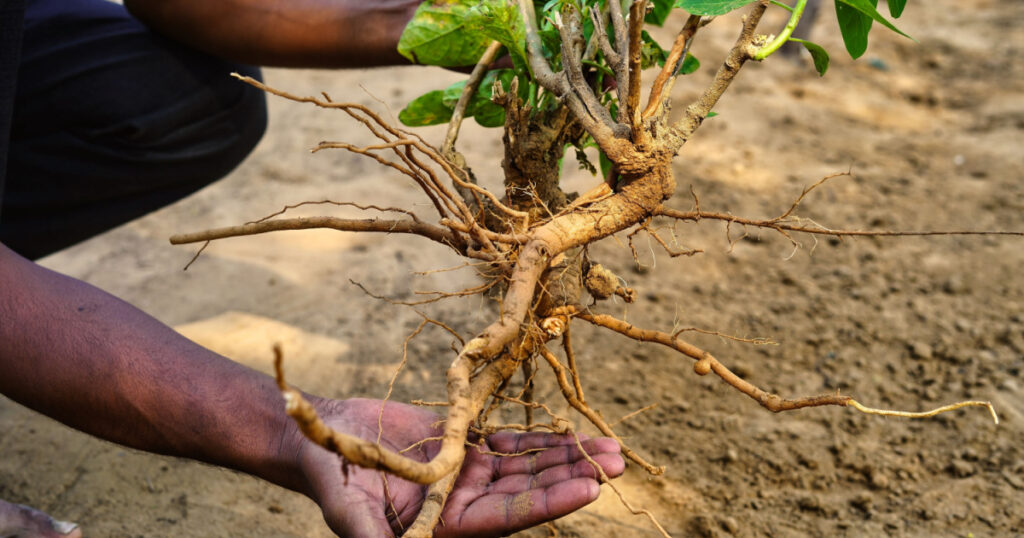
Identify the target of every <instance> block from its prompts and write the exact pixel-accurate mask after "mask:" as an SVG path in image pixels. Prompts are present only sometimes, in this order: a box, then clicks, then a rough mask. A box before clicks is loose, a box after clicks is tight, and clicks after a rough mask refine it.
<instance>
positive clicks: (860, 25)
mask: <svg viewBox="0 0 1024 538" xmlns="http://www.w3.org/2000/svg"><path fill="white" fill-rule="evenodd" d="M872 1H874V2H875V3H877V2H878V0H872ZM835 4H836V18H837V19H838V20H839V32H840V33H842V35H843V44H844V45H846V52H849V53H850V57H851V58H853V59H855V60H856V59H857V58H860V57H861V55H862V54H864V51H866V50H868V33H869V32H870V31H871V23H872V22H873V21H872V19H871V17H869V16H867V15H865V14H863V13H861V12H860V11H858V10H856V9H854V8H852V7H850V6H848V5H846V4H845V3H843V0H835Z"/></svg>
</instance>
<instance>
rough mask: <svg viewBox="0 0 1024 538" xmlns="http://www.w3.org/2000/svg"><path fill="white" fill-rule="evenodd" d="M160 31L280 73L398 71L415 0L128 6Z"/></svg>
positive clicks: (144, 1) (231, 0)
mask: <svg viewBox="0 0 1024 538" xmlns="http://www.w3.org/2000/svg"><path fill="white" fill-rule="evenodd" d="M124 4H125V7H127V8H128V10H129V11H130V12H131V13H132V14H133V15H135V16H136V17H138V18H139V19H140V20H142V21H143V22H144V23H146V24H147V25H149V26H150V27H151V28H154V29H155V30H157V31H158V32H160V33H162V34H164V35H166V36H168V37H170V38H172V39H175V40H176V41H180V42H182V43H185V44H188V45H191V46H193V47H195V48H197V49H200V50H203V51H206V52H209V53H211V54H214V55H215V56H220V57H223V58H227V59H230V60H234V61H239V62H243V63H249V64H253V65H265V66H280V67H368V66H376V65H401V64H407V63H408V60H406V59H405V58H403V57H402V56H401V55H399V54H398V52H397V50H396V48H397V45H398V38H399V36H400V35H401V34H402V30H403V29H404V28H405V25H406V23H407V22H409V20H410V19H411V18H412V15H413V13H414V12H415V11H416V7H417V6H418V5H419V4H420V1H419V0H377V1H362V0H218V1H211V0H125V2H124Z"/></svg>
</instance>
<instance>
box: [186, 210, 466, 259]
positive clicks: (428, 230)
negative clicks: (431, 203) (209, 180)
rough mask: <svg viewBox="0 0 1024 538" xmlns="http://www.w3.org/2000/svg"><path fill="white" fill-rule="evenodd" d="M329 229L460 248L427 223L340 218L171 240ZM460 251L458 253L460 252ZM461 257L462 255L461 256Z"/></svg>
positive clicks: (304, 219) (295, 220) (451, 236)
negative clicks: (393, 235) (413, 237)
mask: <svg viewBox="0 0 1024 538" xmlns="http://www.w3.org/2000/svg"><path fill="white" fill-rule="evenodd" d="M315 228H326V229H330V230H338V231H342V232H381V233H404V234H413V235H420V236H423V237H426V238H428V239H431V240H433V241H436V242H438V243H441V244H444V245H447V246H450V247H452V248H456V247H455V246H454V245H455V244H457V242H458V240H457V239H456V237H455V235H454V234H452V232H451V231H449V230H447V229H445V228H441V227H440V226H434V225H432V224H427V223H424V222H417V221H413V220H384V219H342V218H338V217H299V218H293V219H277V220H267V221H262V222H254V223H251V224H242V225H239V226H227V227H225V228H214V229H212V230H206V231H202V232H194V233H187V234H177V235H173V236H171V244H172V245H184V244H187V243H198V242H201V241H214V240H217V239H225V238H228V237H240V236H244V235H256V234H263V233H267V232H277V231H283V230H311V229H315ZM456 250H458V249H457V248H456ZM460 254H461V253H460Z"/></svg>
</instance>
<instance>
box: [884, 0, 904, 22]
mask: <svg viewBox="0 0 1024 538" xmlns="http://www.w3.org/2000/svg"><path fill="white" fill-rule="evenodd" d="M886 3H887V4H889V14H890V15H892V18H894V19H898V18H900V15H902V14H903V8H905V7H907V0H888V2H886Z"/></svg>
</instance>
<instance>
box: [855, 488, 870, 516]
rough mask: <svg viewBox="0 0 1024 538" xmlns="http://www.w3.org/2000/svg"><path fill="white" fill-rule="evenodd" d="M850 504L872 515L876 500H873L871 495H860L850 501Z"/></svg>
mask: <svg viewBox="0 0 1024 538" xmlns="http://www.w3.org/2000/svg"><path fill="white" fill-rule="evenodd" d="M850 504H852V505H853V506H854V507H856V508H857V509H858V510H860V511H862V512H865V513H868V514H870V513H871V507H872V504H874V499H872V498H871V495H869V494H867V493H860V494H858V495H857V496H856V497H854V498H853V500H851V501H850Z"/></svg>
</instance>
